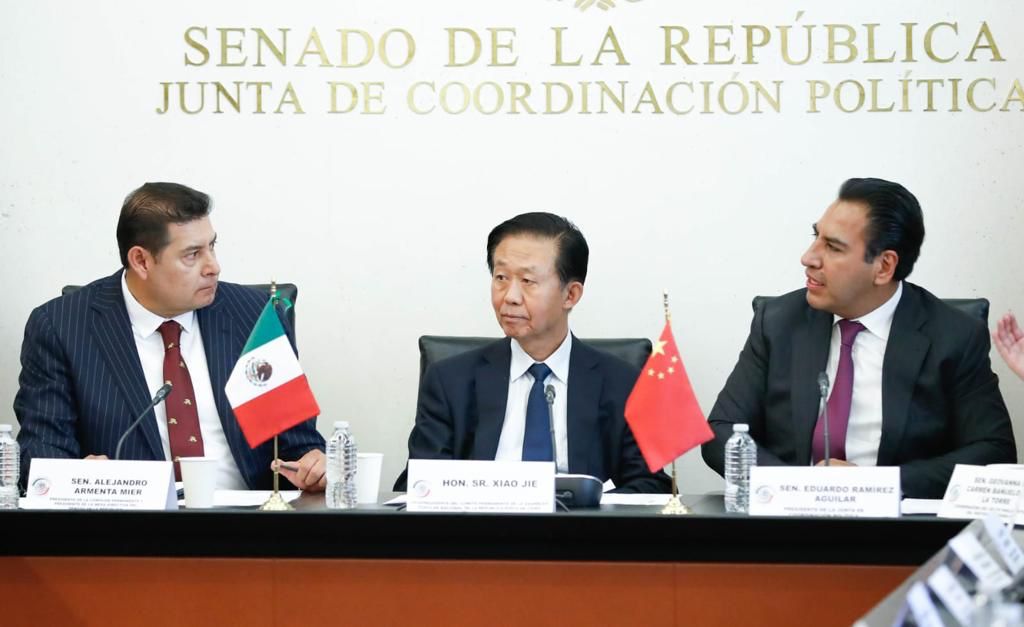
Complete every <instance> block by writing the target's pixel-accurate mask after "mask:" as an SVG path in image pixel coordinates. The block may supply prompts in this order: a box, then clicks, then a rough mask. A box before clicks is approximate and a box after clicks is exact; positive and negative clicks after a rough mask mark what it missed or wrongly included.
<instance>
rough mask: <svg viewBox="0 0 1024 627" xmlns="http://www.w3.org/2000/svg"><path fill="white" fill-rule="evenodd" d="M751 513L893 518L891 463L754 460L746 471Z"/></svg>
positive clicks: (895, 486)
mask: <svg viewBox="0 0 1024 627" xmlns="http://www.w3.org/2000/svg"><path fill="white" fill-rule="evenodd" d="M750 514H751V515H752V516H849V517H855V518H897V517H899V515H900V469H899V468H898V467H895V466H833V467H830V468H825V467H823V466H810V467H807V466H756V467H754V468H752V469H751V471H750Z"/></svg>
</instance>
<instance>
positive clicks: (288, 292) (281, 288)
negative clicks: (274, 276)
mask: <svg viewBox="0 0 1024 627" xmlns="http://www.w3.org/2000/svg"><path fill="white" fill-rule="evenodd" d="M81 287H82V286H81V285H65V286H64V287H63V288H62V289H61V291H60V294H61V296H64V295H66V294H70V293H71V292H74V291H76V290H78V289H81ZM245 287H248V288H252V289H254V290H256V291H258V292H262V293H263V294H266V295H267V296H268V297H269V296H270V283H255V284H250V285H246V286H245ZM277 295H278V296H280V297H281V298H282V299H285V298H286V299H288V300H289V301H290V302H291V304H292V306H291V307H289V308H288V311H287V312H285V317H286V318H287V319H288V325H289V326H290V327H291V328H292V333H293V334H294V333H295V301H296V300H297V299H298V298H299V288H298V287H296V285H295V284H294V283H278V284H277Z"/></svg>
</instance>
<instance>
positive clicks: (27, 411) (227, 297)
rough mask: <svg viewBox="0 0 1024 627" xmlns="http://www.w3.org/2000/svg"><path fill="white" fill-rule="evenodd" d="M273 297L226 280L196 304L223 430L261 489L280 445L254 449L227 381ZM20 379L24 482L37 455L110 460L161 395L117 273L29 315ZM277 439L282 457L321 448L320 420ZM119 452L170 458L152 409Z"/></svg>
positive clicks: (250, 481) (247, 476)
mask: <svg viewBox="0 0 1024 627" xmlns="http://www.w3.org/2000/svg"><path fill="white" fill-rule="evenodd" d="M266 302H267V296H266V295H265V294H261V293H259V292H257V291H256V290H253V289H250V288H247V287H243V286H241V285H237V284H234V283H226V282H223V281H221V282H220V283H218V287H217V295H216V297H215V298H214V301H213V303H211V304H210V305H209V306H207V307H204V308H202V309H197V310H196V319H197V321H198V322H199V328H200V330H201V332H202V336H203V346H204V348H205V350H206V361H207V364H208V366H209V369H210V383H211V384H212V387H213V395H214V398H215V399H216V404H217V412H218V414H220V418H221V424H222V425H223V427H224V435H225V436H226V437H227V441H228V446H229V447H230V448H231V453H232V455H233V456H234V458H235V463H236V464H237V465H238V469H239V471H240V472H241V474H242V478H243V479H244V480H245V483H246V485H248V486H249V488H250V489H254V490H255V489H269V488H270V487H271V481H272V473H271V472H270V468H269V467H270V462H271V461H273V442H272V441H271V442H267V443H265V444H262V445H260V446H259V447H257V448H255V449H251V448H249V445H248V444H247V443H246V441H245V437H244V436H243V435H242V431H241V429H240V428H239V426H238V422H237V421H236V420H235V415H234V413H233V412H232V411H231V406H230V405H229V404H228V400H227V397H226V396H225V395H224V385H225V383H227V380H228V376H229V375H230V374H231V369H232V368H233V367H234V365H235V362H236V361H237V360H238V357H239V355H240V354H241V352H242V348H243V347H244V346H245V342H246V340H247V339H248V337H249V333H250V331H251V330H252V328H253V325H254V324H255V322H256V319H257V318H258V317H259V315H260V312H261V311H262V310H263V307H264V305H266ZM286 328H287V327H286ZM18 383H19V389H18V393H17V395H16V396H15V397H14V413H15V415H16V416H17V418H18V422H19V423H20V425H21V431H20V432H19V433H18V442H19V443H20V444H21V456H22V457H21V459H22V467H21V473H22V474H21V476H22V482H23V483H24V482H25V481H26V480H27V478H28V467H29V463H30V462H31V461H32V458H34V457H40V458H45V457H56V458H81V457H85V456H86V455H107V456H109V457H111V458H113V456H114V449H115V448H116V447H117V441H118V439H119V438H120V437H121V434H122V433H124V431H125V429H127V428H128V425H129V424H131V422H132V421H133V420H134V419H135V417H136V416H138V415H139V413H140V412H141V411H142V410H143V409H144V408H145V407H146V405H148V404H149V402H150V399H151V397H152V394H153V392H155V390H149V389H147V388H146V378H145V376H144V375H143V373H142V362H141V361H140V359H139V354H138V351H137V350H136V348H135V340H134V338H133V336H132V328H131V322H130V321H129V319H128V311H127V309H126V308H125V303H124V296H123V294H122V292H121V271H120V270H118V271H117V272H115V273H114V274H113V275H111V276H108V277H105V278H102V279H99V280H97V281H94V282H92V283H90V284H89V285H86V286H85V287H83V288H81V289H79V290H76V291H74V292H72V293H70V294H67V295H65V296H61V297H59V298H55V299H54V300H51V301H49V302H48V303H46V304H44V305H42V306H40V307H37V308H36V309H35V310H34V311H33V312H32V314H31V315H30V316H29V319H28V324H27V325H26V326H25V340H24V342H23V343H22V347H21V376H20V377H19V379H18ZM279 443H280V454H281V458H282V459H297V458H299V457H301V456H302V455H304V454H305V453H306V452H308V451H309V450H311V449H314V448H320V449H323V447H324V440H323V437H321V436H320V434H319V433H318V432H317V430H316V417H315V416H314V417H312V418H311V419H310V420H308V421H306V422H304V423H302V424H300V425H298V426H296V427H294V428H292V429H291V430H289V431H287V432H285V433H283V434H281V437H280V438H279ZM121 457H122V458H123V459H139V460H162V459H164V451H163V446H162V444H161V442H160V433H159V431H158V430H157V425H156V419H155V417H154V415H153V413H152V411H150V413H149V417H148V418H143V420H142V423H141V424H140V425H139V427H138V428H137V429H136V430H135V431H134V432H133V433H132V434H131V435H129V436H128V439H127V440H125V443H124V447H123V448H122V451H121Z"/></svg>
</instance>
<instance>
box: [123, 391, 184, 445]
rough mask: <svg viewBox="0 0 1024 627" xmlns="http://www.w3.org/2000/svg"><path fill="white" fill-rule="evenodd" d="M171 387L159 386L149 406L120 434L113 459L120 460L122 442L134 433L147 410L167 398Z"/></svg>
mask: <svg viewBox="0 0 1024 627" xmlns="http://www.w3.org/2000/svg"><path fill="white" fill-rule="evenodd" d="M172 387H174V386H172V385H171V384H170V383H164V384H163V385H161V386H160V389H159V390H157V391H156V394H154V395H153V400H151V401H150V402H149V405H146V408H145V409H143V410H142V413H140V414H139V417H138V418H136V419H135V421H134V422H133V423H132V424H130V425H128V428H127V429H125V430H124V433H123V434H121V439H120V440H118V441H117V449H115V450H114V459H121V447H122V446H124V441H125V439H126V438H127V437H128V434H129V433H131V432H132V431H134V430H135V427H138V426H139V423H140V422H142V419H143V417H145V415H146V414H148V413H149V410H151V409H153V408H154V407H156V406H157V405H159V404H160V402H161V401H162V400H164V399H165V398H167V395H168V394H170V393H171V388H172Z"/></svg>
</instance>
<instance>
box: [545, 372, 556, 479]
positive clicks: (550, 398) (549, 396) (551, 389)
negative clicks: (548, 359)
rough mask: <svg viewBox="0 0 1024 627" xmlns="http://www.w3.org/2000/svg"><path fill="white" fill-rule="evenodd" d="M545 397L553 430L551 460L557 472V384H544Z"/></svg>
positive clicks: (550, 425)
mask: <svg viewBox="0 0 1024 627" xmlns="http://www.w3.org/2000/svg"><path fill="white" fill-rule="evenodd" d="M544 399H545V400H546V401H547V402H548V429H549V430H550V431H551V461H553V462H555V473H556V474H557V473H558V447H557V446H555V386H553V385H551V384H550V383H549V384H547V385H545V386H544Z"/></svg>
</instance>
